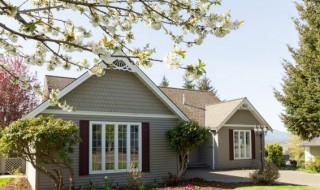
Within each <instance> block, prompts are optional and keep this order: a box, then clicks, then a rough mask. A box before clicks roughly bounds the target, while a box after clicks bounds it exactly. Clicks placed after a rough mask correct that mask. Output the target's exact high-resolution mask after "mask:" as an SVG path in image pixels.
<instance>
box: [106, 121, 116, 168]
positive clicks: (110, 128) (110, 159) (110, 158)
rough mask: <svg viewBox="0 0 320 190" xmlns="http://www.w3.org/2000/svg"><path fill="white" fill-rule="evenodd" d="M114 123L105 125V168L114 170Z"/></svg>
mask: <svg viewBox="0 0 320 190" xmlns="http://www.w3.org/2000/svg"><path fill="white" fill-rule="evenodd" d="M114 153H115V151H114V125H106V170H114Z"/></svg>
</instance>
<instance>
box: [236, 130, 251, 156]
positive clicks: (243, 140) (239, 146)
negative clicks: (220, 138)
mask: <svg viewBox="0 0 320 190" xmlns="http://www.w3.org/2000/svg"><path fill="white" fill-rule="evenodd" d="M233 143H234V159H251V157H252V154H251V131H250V130H235V131H234V132H233Z"/></svg>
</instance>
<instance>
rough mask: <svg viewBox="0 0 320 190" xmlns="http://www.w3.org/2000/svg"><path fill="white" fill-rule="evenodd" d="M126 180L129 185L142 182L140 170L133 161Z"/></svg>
mask: <svg viewBox="0 0 320 190" xmlns="http://www.w3.org/2000/svg"><path fill="white" fill-rule="evenodd" d="M127 180H128V185H129V186H137V185H139V184H141V183H142V171H141V170H140V169H139V168H138V166H137V165H136V164H134V163H131V164H130V170H129V172H128V178H127Z"/></svg>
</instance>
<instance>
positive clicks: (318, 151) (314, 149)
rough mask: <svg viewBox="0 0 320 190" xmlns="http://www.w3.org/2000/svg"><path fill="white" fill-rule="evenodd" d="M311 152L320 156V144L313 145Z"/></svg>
mask: <svg viewBox="0 0 320 190" xmlns="http://www.w3.org/2000/svg"><path fill="white" fill-rule="evenodd" d="M310 153H311V154H312V155H313V156H320V147H319V146H312V147H310Z"/></svg>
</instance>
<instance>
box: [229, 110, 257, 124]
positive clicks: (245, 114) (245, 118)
mask: <svg viewBox="0 0 320 190" xmlns="http://www.w3.org/2000/svg"><path fill="white" fill-rule="evenodd" d="M259 123H260V122H259V121H258V120H257V119H256V118H255V117H254V116H253V115H252V113H251V112H250V111H249V110H238V111H237V112H236V113H235V114H234V115H233V116H232V117H231V118H230V119H229V120H228V122H227V123H226V124H238V125H256V124H259Z"/></svg>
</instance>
